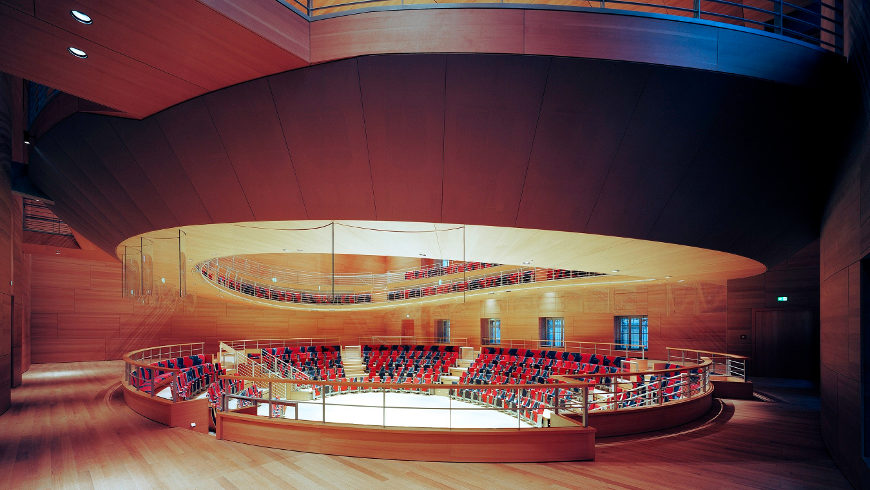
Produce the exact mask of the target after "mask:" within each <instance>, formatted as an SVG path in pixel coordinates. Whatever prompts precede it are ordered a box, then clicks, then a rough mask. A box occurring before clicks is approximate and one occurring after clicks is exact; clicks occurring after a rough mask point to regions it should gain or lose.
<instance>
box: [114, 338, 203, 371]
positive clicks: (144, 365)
mask: <svg viewBox="0 0 870 490" xmlns="http://www.w3.org/2000/svg"><path fill="white" fill-rule="evenodd" d="M194 345H199V346H204V345H205V343H204V342H190V343H186V344H166V345H158V346H154V347H145V348H144V349H137V350H134V351H130V352H128V353H126V354H124V355H123V356H122V357H121V360H123V361H124V362H125V363H127V364H130V365H133V366H136V367H142V368H153V369H159V370H160V371H169V372H174V373H177V372H181V370H182V369H184V368H171V367H162V366H155V365H154V364H153V363H155V362H159V361H162V360H164V359H153V360H150V362H148V361H144V360H142V361H140V360H134V359H133V358H132V356H134V355H136V354H138V353H140V352H144V351H147V350H158V349H164V348H165V349H171V348H173V347H183V346H194ZM192 355H204V353H201V354H192ZM167 359H168V358H167Z"/></svg>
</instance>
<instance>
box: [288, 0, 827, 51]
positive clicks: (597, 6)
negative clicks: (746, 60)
mask: <svg viewBox="0 0 870 490" xmlns="http://www.w3.org/2000/svg"><path fill="white" fill-rule="evenodd" d="M279 1H280V2H281V3H283V4H284V5H285V6H286V7H287V8H289V9H291V10H293V11H294V12H296V13H297V14H298V15H300V16H301V17H303V18H305V19H306V20H309V21H316V20H319V19H326V18H331V17H336V16H343V15H352V14H356V13H362V12H372V11H384V10H405V9H426V8H439V9H440V8H526V9H542V8H546V9H550V10H569V11H583V12H602V13H621V14H628V15H635V16H650V17H658V18H672V19H675V20H686V19H692V20H693V21H702V22H714V23H716V24H721V25H722V26H734V25H735V24H738V26H739V27H743V28H748V29H752V30H761V31H767V32H771V33H773V34H775V35H778V36H781V37H784V38H788V39H794V34H801V35H802V36H807V35H806V34H803V33H799V32H797V31H793V30H790V29H787V28H784V26H783V24H784V23H791V22H800V23H805V24H807V25H808V27H809V28H810V29H818V32H815V33H813V34H812V35H809V36H807V38H808V39H809V40H810V42H809V44H813V45H816V46H818V47H821V48H823V49H828V50H831V51H834V52H836V53H842V50H843V36H842V30H843V29H842V28H843V20H842V18H838V19H831V18H829V17H825V16H824V14H822V11H823V10H830V11H832V12H834V15H837V13H840V15H839V16H838V17H841V15H842V14H841V12H842V8H841V7H840V6H839V5H840V2H839V0H828V1H825V0H822V1H821V2H819V4H818V11H816V10H810V9H808V8H807V6H808V4H809V2H806V3H805V4H804V5H799V2H787V1H784V0H769V2H768V3H769V4H770V7H769V8H762V7H759V6H756V5H745V4H743V3H740V2H738V1H734V0H703V1H702V0H681V1H677V2H674V1H673V0H669V1H668V2H664V1H663V0H657V1H656V0H650V1H644V0H601V1H586V0H568V1H565V0H552V3H548V0H544V1H543V2H542V3H532V4H524V3H521V2H520V3H514V2H511V1H510V0H488V1H486V2H471V3H463V2H461V1H457V2H455V3H441V2H438V1H437V0H429V1H430V3H424V2H423V1H422V0H414V1H413V2H411V1H409V2H405V0H338V2H337V3H331V1H328V0H321V1H313V0H309V1H308V3H307V4H303V3H301V2H298V1H296V0H279ZM717 5H718V6H723V7H725V8H726V9H730V10H731V11H730V12H728V13H723V12H721V11H720V12H717V11H715V10H716V9H715V6H717ZM702 6H703V7H706V9H705V8H702ZM661 10H664V11H665V12H667V13H666V14H661V13H659V11H661ZM748 14H751V15H752V16H753V17H754V18H749V16H748ZM806 15H810V16H813V18H812V20H811V21H808V20H806V19H804V18H801V17H800V16H806ZM716 19H728V20H730V21H731V22H727V21H722V20H716ZM824 24H831V25H832V26H833V27H835V31H836V32H835V33H834V36H833V39H834V41H833V42H829V41H827V40H825V39H823V36H822V30H824V29H825V25H824ZM837 27H839V30H837V29H836V28H837ZM828 32H830V31H828ZM802 42H806V41H802Z"/></svg>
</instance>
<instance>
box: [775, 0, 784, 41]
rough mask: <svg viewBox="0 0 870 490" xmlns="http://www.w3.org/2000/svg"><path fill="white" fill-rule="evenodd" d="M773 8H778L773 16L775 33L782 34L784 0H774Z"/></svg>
mask: <svg viewBox="0 0 870 490" xmlns="http://www.w3.org/2000/svg"><path fill="white" fill-rule="evenodd" d="M773 8H774V9H775V10H776V12H775V13H774V16H773V26H774V33H776V34H780V35H781V34H782V0H774V1H773Z"/></svg>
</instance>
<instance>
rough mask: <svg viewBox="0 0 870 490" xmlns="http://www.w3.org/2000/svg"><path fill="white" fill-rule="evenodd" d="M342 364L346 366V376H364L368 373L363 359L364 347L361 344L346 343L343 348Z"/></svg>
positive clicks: (349, 377)
mask: <svg viewBox="0 0 870 490" xmlns="http://www.w3.org/2000/svg"><path fill="white" fill-rule="evenodd" d="M341 364H342V366H344V377H345V378H348V379H351V378H364V377H365V376H366V374H367V373H366V368H365V365H364V364H363V359H362V347H361V346H359V345H346V346H344V347H342V348H341Z"/></svg>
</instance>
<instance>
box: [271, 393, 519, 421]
mask: <svg viewBox="0 0 870 490" xmlns="http://www.w3.org/2000/svg"><path fill="white" fill-rule="evenodd" d="M349 405H365V406H358V407H351V406H349ZM383 405H384V395H383V394H381V393H375V392H372V393H349V394H343V395H334V396H328V397H326V421H327V422H339V423H344V424H364V425H387V426H391V427H445V428H448V427H453V428H481V429H489V428H493V429H495V428H515V427H517V418H516V417H512V416H510V415H508V414H505V413H502V412H499V411H497V410H487V409H482V408H481V407H480V406H478V405H474V404H472V403H466V402H462V401H457V400H451V399H450V398H448V397H446V396H439V395H418V394H413V393H387V394H386V405H387V409H386V410H384V409H383V408H382V407H383ZM390 407H417V408H390ZM450 407H452V408H453V410H450ZM261 408H265V409H266V413H264V414H262V415H268V410H269V408H268V407H261ZM285 417H287V418H293V412H292V410H289V411H288V412H287V413H286V414H285ZM299 418H300V419H302V420H314V421H317V422H320V421H322V420H323V407H322V405H321V404H320V400H313V401H312V402H311V403H302V404H300V407H299ZM384 423H385V424H384ZM520 424H521V425H520V426H521V427H531V426H530V425H529V424H527V423H525V422H520Z"/></svg>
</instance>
